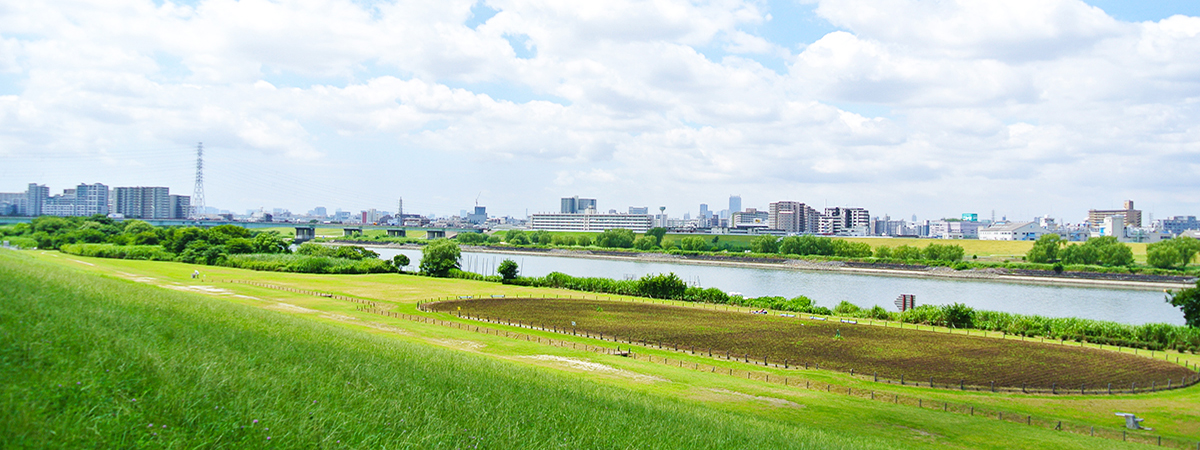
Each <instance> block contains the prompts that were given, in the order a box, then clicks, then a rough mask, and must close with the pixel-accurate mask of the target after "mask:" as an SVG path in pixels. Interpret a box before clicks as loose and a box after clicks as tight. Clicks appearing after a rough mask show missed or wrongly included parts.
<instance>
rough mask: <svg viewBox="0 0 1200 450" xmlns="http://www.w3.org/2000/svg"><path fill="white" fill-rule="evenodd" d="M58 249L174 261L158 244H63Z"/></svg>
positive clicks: (98, 256) (113, 256) (92, 254)
mask: <svg viewBox="0 0 1200 450" xmlns="http://www.w3.org/2000/svg"><path fill="white" fill-rule="evenodd" d="M59 250H60V251H62V252H63V253H68V254H72V255H79V256H91V257H96V258H114V259H140V260H148V261H174V260H175V255H173V254H171V252H168V251H167V250H166V249H164V248H162V246H159V245H113V244H65V245H63V246H62V247H61V248H59Z"/></svg>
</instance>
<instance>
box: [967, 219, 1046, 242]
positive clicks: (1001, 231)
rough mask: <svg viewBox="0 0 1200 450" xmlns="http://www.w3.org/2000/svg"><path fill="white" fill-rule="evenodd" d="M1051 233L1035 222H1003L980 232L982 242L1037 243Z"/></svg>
mask: <svg viewBox="0 0 1200 450" xmlns="http://www.w3.org/2000/svg"><path fill="white" fill-rule="evenodd" d="M1047 233H1049V231H1048V230H1046V229H1045V228H1042V226H1041V225H1038V224H1036V223H1034V222H1002V223H996V224H992V226H990V227H987V228H984V229H982V230H979V240H981V241H1036V240H1038V238H1040V237H1042V235H1045V234H1047Z"/></svg>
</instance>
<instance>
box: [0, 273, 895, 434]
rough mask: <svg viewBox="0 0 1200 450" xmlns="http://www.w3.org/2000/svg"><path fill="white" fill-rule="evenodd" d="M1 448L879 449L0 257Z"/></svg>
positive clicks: (482, 359) (765, 421)
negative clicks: (1, 302)
mask: <svg viewBox="0 0 1200 450" xmlns="http://www.w3.org/2000/svg"><path fill="white" fill-rule="evenodd" d="M0 280H3V282H2V283H0V297H2V298H4V299H5V308H3V309H2V310H0V324H3V325H4V327H3V329H4V330H5V331H4V334H3V341H0V342H3V346H2V347H0V351H2V352H3V353H2V354H3V359H2V360H0V361H2V364H0V373H3V378H4V379H5V380H7V382H6V383H5V384H4V386H3V388H0V391H2V392H3V393H4V395H3V397H2V398H3V403H4V404H3V413H0V429H2V430H3V436H4V441H5V446H6V447H9V448H14V447H17V448H19V447H31V448H46V447H59V448H72V447H74V448H80V447H108V448H117V447H168V448H169V447H180V448H183V447H190V448H195V447H209V446H216V447H229V448H247V447H250V448H253V447H265V446H267V445H271V446H282V447H290V448H362V447H376V446H383V447H421V448H427V447H428V448H434V447H441V448H476V447H477V446H481V447H485V448H486V447H493V448H514V447H532V448H548V447H565V448H630V447H642V448H647V447H676V446H687V447H704V448H732V447H741V448H761V447H763V446H766V447H770V448H790V447H802V446H805V445H808V444H816V445H818V446H822V447H843V448H859V447H877V448H885V447H886V446H885V445H882V443H881V442H877V441H875V440H872V439H864V438H856V437H845V436H837V435H835V434H832V433H826V432H822V431H819V430H816V429H814V428H812V427H804V428H797V427H791V426H786V425H785V424H783V423H778V422H776V421H772V420H769V419H763V418H757V417H753V416H749V415H744V414H738V413H733V412H727V411H709V410H705V409H703V408H700V407H699V406H697V405H695V404H689V403H685V402H681V401H677V400H671V399H666V398H662V397H655V396H650V395H646V394H634V393H630V392H627V391H624V390H621V389H618V388H614V387H611V386H603V385H599V384H596V383H592V382H588V381H585V380H580V379H577V378H573V377H569V376H565V375H563V374H559V373H552V372H549V371H543V370H536V369H531V368H525V367H519V366H518V365H517V364H513V363H509V362H504V361H500V360H496V359H492V358H486V357H481V356H476V355H469V354H463V353H461V352H454V351H450V350H445V349H438V348H434V347H430V346H423V345H417V344H413V343H406V342H399V341H397V340H396V339H391V338H387V337H381V336H377V335H371V334H367V333H362V332H358V331H354V330H348V329H345V328H343V327H337V326H331V325H328V324H322V323H318V322H314V321H310V320H305V319H300V318H295V317H290V316H287V315H284V314H279V313H275V312H268V311H263V310H260V309H256V308H251V307H246V306H243V305H236V304H232V303H229V302H224V301H220V300H214V299H210V298H205V297H201V296H198V295H193V294H186V293H178V292H170V291H163V290H161V289H157V288H153V287H149V286H144V285H137V284H134V283H129V282H125V281H119V280H113V279H109V278H102V277H99V276H95V275H89V276H79V275H78V274H75V273H72V271H68V270H63V269H62V268H55V267H50V266H48V265H46V264H42V263H38V262H34V261H31V260H29V259H26V258H22V257H16V256H14V254H12V253H8V252H5V253H3V254H0Z"/></svg>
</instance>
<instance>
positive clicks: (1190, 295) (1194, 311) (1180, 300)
mask: <svg viewBox="0 0 1200 450" xmlns="http://www.w3.org/2000/svg"><path fill="white" fill-rule="evenodd" d="M1167 303H1170V304H1171V305H1172V306H1177V307H1179V309H1181V310H1183V320H1184V322H1186V323H1187V326H1189V327H1193V328H1197V327H1200V281H1197V282H1196V287H1191V288H1187V289H1181V290H1179V291H1172V292H1171V293H1169V294H1168V295H1167Z"/></svg>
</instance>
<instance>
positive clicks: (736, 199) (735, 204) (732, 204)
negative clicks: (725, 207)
mask: <svg viewBox="0 0 1200 450" xmlns="http://www.w3.org/2000/svg"><path fill="white" fill-rule="evenodd" d="M741 210H742V196H740V195H730V196H729V213H730V214H733V213H735V212H739V211H741Z"/></svg>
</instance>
